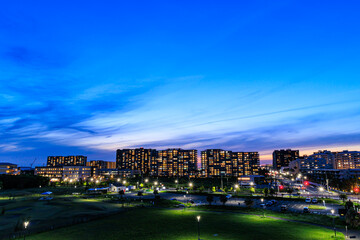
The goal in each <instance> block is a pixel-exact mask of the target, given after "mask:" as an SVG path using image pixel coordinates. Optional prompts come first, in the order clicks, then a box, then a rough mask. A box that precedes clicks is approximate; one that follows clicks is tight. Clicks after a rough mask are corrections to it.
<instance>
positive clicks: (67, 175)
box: [35, 166, 91, 181]
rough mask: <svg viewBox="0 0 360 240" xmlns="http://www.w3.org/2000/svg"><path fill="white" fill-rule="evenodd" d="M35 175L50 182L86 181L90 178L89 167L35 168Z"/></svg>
mask: <svg viewBox="0 0 360 240" xmlns="http://www.w3.org/2000/svg"><path fill="white" fill-rule="evenodd" d="M35 175H37V176H42V177H48V178H50V179H51V181H59V180H69V181H70V180H72V181H77V180H80V179H82V180H86V179H87V178H89V177H91V167H86V166H62V167H36V168H35Z"/></svg>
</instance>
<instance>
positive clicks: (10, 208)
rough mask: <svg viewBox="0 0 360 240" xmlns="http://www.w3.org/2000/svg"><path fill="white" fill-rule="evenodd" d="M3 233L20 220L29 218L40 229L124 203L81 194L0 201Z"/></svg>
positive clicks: (9, 231) (104, 211)
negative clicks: (45, 198) (84, 196)
mask: <svg viewBox="0 0 360 240" xmlns="http://www.w3.org/2000/svg"><path fill="white" fill-rule="evenodd" d="M3 208H4V209H5V214H4V215H0V236H1V235H5V234H10V233H12V232H13V231H14V227H15V225H16V224H17V222H18V221H21V222H23V221H24V220H25V219H30V220H31V222H33V223H36V226H37V227H38V228H41V227H42V226H47V225H56V224H57V223H58V222H59V221H63V222H65V221H72V219H74V218H77V217H79V216H92V215H98V214H107V213H112V212H117V211H119V210H120V209H121V204H114V203H109V202H104V201H103V199H84V198H80V197H70V196H56V197H54V199H53V200H51V201H50V202H48V201H39V197H29V196H27V197H26V199H22V200H20V199H19V200H8V199H2V200H0V210H2V209H3Z"/></svg>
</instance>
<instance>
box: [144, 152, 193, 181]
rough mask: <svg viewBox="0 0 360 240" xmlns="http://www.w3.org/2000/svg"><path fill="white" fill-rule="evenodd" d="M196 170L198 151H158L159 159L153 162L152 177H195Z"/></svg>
mask: <svg viewBox="0 0 360 240" xmlns="http://www.w3.org/2000/svg"><path fill="white" fill-rule="evenodd" d="M196 169H197V150H184V149H180V148H178V149H167V150H161V151H158V154H157V158H156V159H155V160H154V161H152V162H151V172H150V175H153V176H167V177H183V176H190V177H195V175H196Z"/></svg>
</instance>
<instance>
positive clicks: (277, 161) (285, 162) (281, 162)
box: [273, 149, 299, 170]
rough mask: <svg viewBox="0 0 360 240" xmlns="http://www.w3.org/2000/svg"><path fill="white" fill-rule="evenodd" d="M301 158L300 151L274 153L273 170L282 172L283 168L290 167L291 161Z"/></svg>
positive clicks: (288, 150)
mask: <svg viewBox="0 0 360 240" xmlns="http://www.w3.org/2000/svg"><path fill="white" fill-rule="evenodd" d="M298 157H299V150H291V149H286V150H284V149H281V150H275V151H274V152H273V169H274V170H280V169H281V168H282V167H288V166H289V163H290V162H291V161H294V160H296V159H297V158H298Z"/></svg>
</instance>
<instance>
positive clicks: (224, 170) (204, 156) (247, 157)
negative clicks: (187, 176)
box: [201, 149, 260, 177]
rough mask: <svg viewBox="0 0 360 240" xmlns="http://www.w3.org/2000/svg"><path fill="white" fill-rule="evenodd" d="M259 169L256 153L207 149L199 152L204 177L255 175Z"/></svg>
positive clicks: (258, 159) (257, 154)
mask: <svg viewBox="0 0 360 240" xmlns="http://www.w3.org/2000/svg"><path fill="white" fill-rule="evenodd" d="M259 167H260V158H259V153H258V152H232V151H226V150H222V149H207V150H205V151H202V152H201V168H202V175H203V176H204V177H216V176H236V177H237V176H243V175H257V174H258V172H259Z"/></svg>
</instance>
